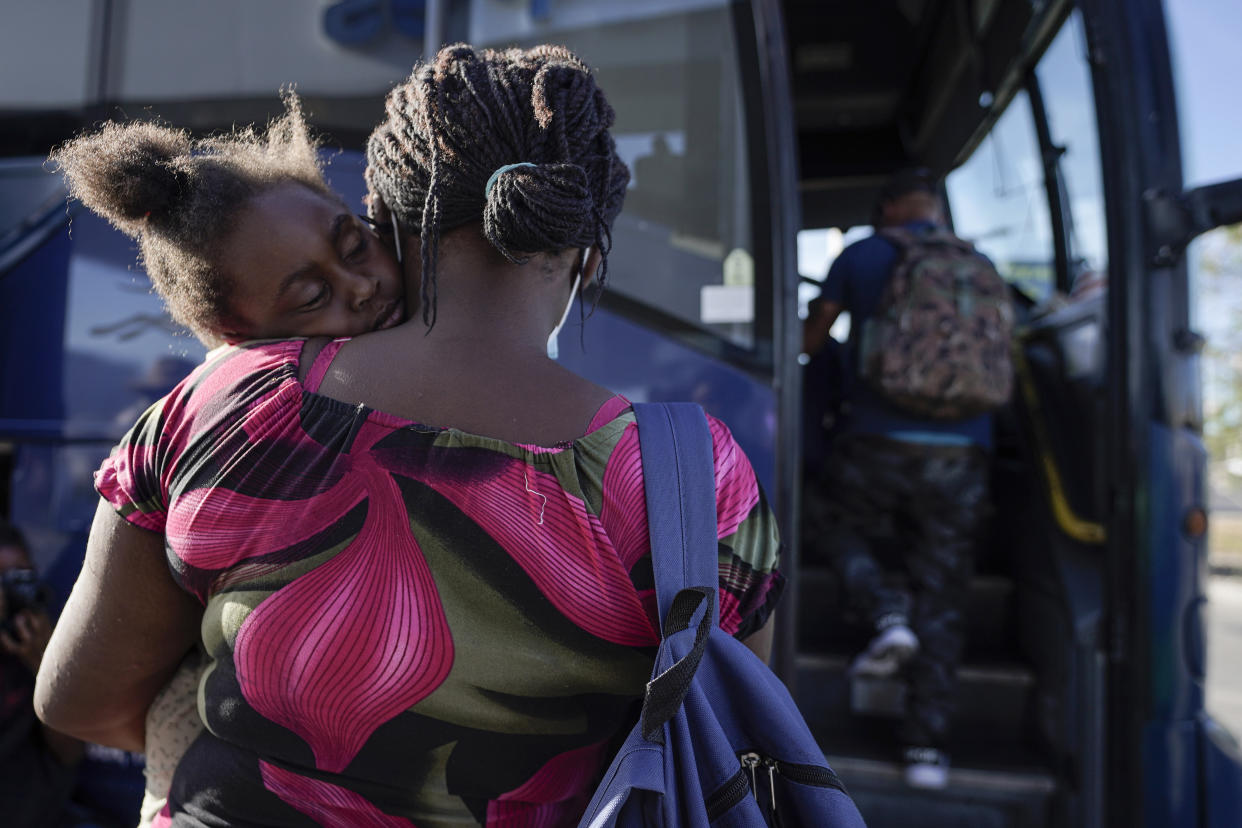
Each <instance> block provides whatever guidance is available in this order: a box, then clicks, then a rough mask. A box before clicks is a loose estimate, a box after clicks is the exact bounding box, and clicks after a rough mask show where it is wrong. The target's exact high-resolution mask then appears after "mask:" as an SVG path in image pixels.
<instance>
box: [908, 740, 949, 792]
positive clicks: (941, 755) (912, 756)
mask: <svg viewBox="0 0 1242 828" xmlns="http://www.w3.org/2000/svg"><path fill="white" fill-rule="evenodd" d="M903 757H904V759H905V761H906V774H905V776H906V784H907V785H909V786H910V787H911V788H923V789H924V790H933V791H940V790H944V789H945V788H946V787H948V785H949V756H948V754H946V753H945V752H944V751H943V750H936V748H933V747H908V748H906V749H905V753H904V754H903Z"/></svg>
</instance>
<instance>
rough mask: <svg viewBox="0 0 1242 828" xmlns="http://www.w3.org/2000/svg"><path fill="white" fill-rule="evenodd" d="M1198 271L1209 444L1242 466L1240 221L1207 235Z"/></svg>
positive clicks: (1225, 458)
mask: <svg viewBox="0 0 1242 828" xmlns="http://www.w3.org/2000/svg"><path fill="white" fill-rule="evenodd" d="M1199 272H1200V275H1201V279H1200V281H1199V288H1200V296H1199V308H1200V313H1199V322H1198V325H1199V327H1200V328H1201V329H1202V330H1204V331H1205V332H1206V333H1207V339H1208V342H1207V347H1206V348H1205V349H1204V352H1203V374H1204V413H1205V419H1206V425H1205V429H1204V430H1205V437H1206V442H1207V447H1208V451H1209V452H1210V453H1211V455H1212V459H1213V460H1215V461H1218V462H1220V461H1224V462H1226V463H1228V462H1229V461H1233V462H1234V463H1237V464H1238V465H1239V466H1242V225H1234V226H1233V227H1225V228H1221V229H1219V230H1214V231H1212V232H1211V233H1209V234H1207V235H1206V236H1204V237H1203V240H1202V242H1201V243H1200V257H1199ZM1231 471H1232V469H1231Z"/></svg>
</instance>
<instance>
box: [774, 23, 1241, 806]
mask: <svg viewBox="0 0 1242 828" xmlns="http://www.w3.org/2000/svg"><path fill="white" fill-rule="evenodd" d="M782 5H783V11H784V14H785V17H786V31H787V39H788V51H789V53H790V55H791V59H792V65H793V72H792V85H793V94H792V99H793V103H794V109H793V113H794V116H793V117H794V119H795V123H796V129H797V135H798V154H799V159H800V161H801V165H800V169H799V171H798V175H799V185H800V192H801V209H802V219H803V226H804V227H806V228H817V227H835V228H838V229H840V230H847V229H849V228H850V227H853V226H857V225H865V224H868V223H869V217H870V215H871V209H872V207H873V204H874V201H875V197H876V193H877V189H878V187H879V185H880V184H881V183H882V182H883V180H884V177H885V176H886V174H887V173H888V172H890V171H891V170H893V169H896V168H898V167H901V166H905V165H910V164H920V165H925V166H928V167H931V168H932V169H933V170H935V171H937V172H940V173H948V174H949V176H948V185H947V190H946V195H947V200H948V207H949V210H950V213H951V215H952V217H953V221H954V223H955V225H956V228H957V230H958V232H959V233H960V234H961V235H964V236H965V237H967V238H975V239H977V240H978V242H979V245H980V249H982V250H983V251H984V252H985V253H987V254H988V255H989V256H991V257H992V258H993V260H994V261H996V262H997V263H998V265H999V266H1000V269H1001V270H1002V273H1004V274H1005V275H1006V276H1007V277H1008V278H1009V279H1010V281H1011V283H1012V284H1013V285H1014V288H1015V298H1017V299H1018V300H1019V302H1020V304H1021V306H1022V310H1023V314H1022V315H1023V317H1024V321H1025V324H1024V326H1023V330H1022V332H1021V334H1020V336H1019V340H1018V343H1017V353H1018V358H1017V364H1018V375H1019V382H1018V391H1017V393H1016V394H1015V399H1014V401H1013V403H1012V405H1011V406H1010V407H1009V409H1007V410H1006V411H1003V412H1001V414H1000V415H999V416H998V434H997V450H996V460H995V469H994V498H995V506H996V510H997V519H996V521H995V523H996V524H997V525H996V528H995V530H994V532H993V534H992V537H991V540H990V542H989V543H987V544H985V545H984V548H982V549H981V550H980V560H979V574H978V575H977V577H976V578H975V579H974V581H973V583H972V587H971V594H970V602H969V607H968V612H967V616H968V618H967V623H968V633H967V637H968V642H967V655H966V661H965V663H964V664H963V666H962V668H961V669H960V670H959V674H958V677H959V697H958V711H959V713H958V717H957V720H956V722H955V725H954V736H953V742H952V744H951V745H950V753H952V754H953V756H954V768H955V771H954V773H953V774H952V777H951V782H950V785H949V787H948V789H946V790H944V791H940V792H934V793H928V792H918V791H912V790H910V789H907V788H904V786H903V785H902V783H901V782H900V768H899V766H898V765H897V764H896V763H895V762H894V761H893V759H894V753H895V752H894V750H893V748H892V744H893V742H892V738H893V737H892V733H891V722H892V720H893V718H894V717H895V716H898V715H900V712H901V709H902V699H901V694H902V692H903V689H904V688H903V687H901V685H900V684H899V683H897V682H890V683H883V682H880V683H870V684H864V683H862V682H859V681H851V680H849V679H848V678H847V677H846V676H845V666H846V664H847V660H848V658H849V655H850V653H851V652H852V650H853V648H856V647H858V646H859V645H860V644H861V643H862V641H861V640H860V639H851V638H850V637H849V635H848V634H847V633H845V632H843V631H845V630H847V629H848V623H847V622H848V619H846V618H844V617H843V616H842V615H841V613H839V612H836V611H834V610H833V609H831V602H826V601H825V596H826V595H831V594H832V590H833V589H834V584H833V582H832V578H831V576H830V575H829V574H828V572H827V571H826V570H825V569H824V567H822V565H819V563H818V562H817V561H815V560H814V559H813V555H811V554H810V552H811V548H812V547H813V543H814V539H813V538H803V549H802V552H801V560H802V561H803V563H804V565H803V567H802V570H801V572H800V573H799V577H800V581H801V584H802V595H801V601H800V608H801V609H800V611H799V613H798V625H797V630H796V634H797V645H798V659H797V669H796V670H795V671H794V673H793V674H792V675H788V676H787V678H788V680H790V681H791V684H793V685H794V687H795V689H796V695H797V698H798V700H799V703H800V704H801V705H802V706H803V709H804V711H805V712H806V714H807V716H808V719H810V720H811V721H812V722H813V724H814V725H815V726H816V728H817V732H818V734H819V736H820V739H821V743H822V744H823V746H824V748H825V750H826V752H828V754H829V756H830V758H832V759H833V763H834V767H836V768H837V770H838V772H840V773H841V774H842V776H843V778H845V779H846V780H847V781H849V782H850V785H851V791H852V792H853V793H854V794H855V797H856V799H857V800H858V801H859V804H860V808H861V809H862V811H863V813H864V816H865V817H867V819H868V821H869V824H871V825H873V826H884V825H902V826H905V827H906V828H910V827H911V826H922V825H929V826H930V825H940V824H971V825H974V824H989V825H991V824H996V825H1021V826H1036V825H1038V826H1043V825H1076V826H1078V825H1084V826H1087V825H1149V826H1181V825H1202V826H1216V825H1222V826H1223V825H1234V824H1238V822H1239V820H1242V801H1240V799H1239V797H1240V795H1242V770H1240V764H1239V756H1238V751H1237V746H1236V743H1235V742H1233V741H1232V739H1231V738H1230V737H1229V736H1228V735H1227V734H1225V733H1224V732H1223V731H1222V730H1221V729H1220V728H1219V727H1218V726H1216V725H1214V723H1212V721H1211V720H1210V718H1209V717H1207V716H1206V714H1205V713H1204V710H1203V693H1202V678H1203V672H1204V665H1203V653H1204V647H1203V628H1202V619H1201V617H1200V612H1201V609H1202V606H1203V583H1202V577H1203V576H1202V573H1203V571H1204V563H1205V547H1204V541H1203V537H1202V534H1201V532H1198V533H1192V532H1188V531H1187V527H1188V526H1192V525H1193V522H1188V521H1187V518H1188V517H1193V516H1194V515H1195V514H1196V510H1198V509H1201V508H1203V506H1204V496H1203V485H1204V482H1203V481H1204V459H1205V457H1204V452H1203V448H1202V444H1201V441H1200V433H1201V425H1202V422H1201V412H1200V402H1199V388H1198V385H1197V371H1198V366H1197V363H1196V359H1197V351H1198V348H1199V347H1200V346H1201V344H1202V339H1201V337H1199V336H1198V335H1197V334H1195V333H1194V332H1193V331H1192V330H1191V329H1190V328H1189V300H1188V290H1187V276H1186V269H1185V263H1184V261H1182V259H1181V255H1180V253H1181V251H1182V250H1183V249H1184V247H1185V244H1186V243H1187V242H1188V241H1189V239H1190V238H1191V237H1193V235H1195V234H1196V233H1198V232H1202V231H1203V230H1204V229H1207V228H1209V227H1212V226H1216V225H1218V224H1221V223H1224V222H1228V221H1237V220H1238V219H1239V218H1240V217H1242V213H1239V206H1240V205H1239V202H1238V198H1239V193H1240V192H1242V190H1240V188H1239V186H1238V184H1223V185H1218V186H1217V187H1214V188H1207V189H1202V190H1198V191H1194V192H1192V193H1187V194H1183V193H1182V190H1181V187H1182V182H1181V172H1180V155H1179V152H1180V150H1179V145H1178V135H1177V119H1176V109H1175V102H1174V99H1173V90H1172V77H1171V68H1170V65H1169V58H1168V49H1167V45H1166V36H1165V31H1164V18H1163V10H1162V8H1161V5H1160V3H1159V2H1158V0H1134V2H1128V3H1126V4H1125V7H1124V10H1123V11H1122V12H1121V13H1119V10H1118V9H1117V8H1116V4H1115V3H1105V2H1082V3H1080V4H1074V3H1070V2H1053V3H1043V4H1029V3H1024V2H1004V0H1001V2H963V3H925V4H900V3H877V4H869V5H868V6H866V7H865V8H863V7H854V8H850V9H833V10H832V12H831V13H828V12H825V11H824V10H823V9H822V8H821V7H819V6H811V5H809V4H802V3H795V2H786V3H784V4H782ZM1076 6H1077V8H1076ZM1075 74H1076V75H1077V78H1075V77H1073V75H1075ZM1074 83H1077V84H1078V85H1079V88H1078V89H1073V88H1071V87H1072V86H1073V84H1074ZM1067 84H1068V86H1067ZM1097 133H1098V141H1097V139H1096V134H1097ZM1084 159H1086V160H1093V166H1092V165H1088V167H1087V168H1085V169H1084V167H1083V162H1084ZM1013 202H1017V204H1016V205H1014V204H1013ZM1014 207H1016V208H1017V209H1016V210H1015V209H1012V208H1014ZM1076 214H1077V215H1076ZM1095 269H1098V270H1099V271H1101V272H1100V273H1095V274H1093V273H1091V272H1090V271H1092V270H1095ZM1104 274H1106V276H1105V275H1104ZM820 278H822V273H821V274H820ZM1092 279H1094V280H1095V281H1096V283H1097V285H1100V284H1103V283H1104V282H1105V281H1106V283H1107V285H1108V288H1107V290H1103V291H1099V292H1097V293H1096V294H1095V296H1094V297H1090V296H1083V297H1081V300H1079V299H1078V298H1076V300H1075V301H1073V302H1070V303H1060V304H1061V305H1063V306H1058V302H1057V301H1056V299H1055V297H1054V294H1053V292H1054V291H1058V292H1061V293H1068V292H1069V290H1070V288H1071V286H1072V285H1074V284H1075V283H1078V284H1082V283H1084V282H1087V281H1090V280H1092ZM808 422H811V423H813V422H814V418H808ZM809 494H810V493H809V492H808V495H809ZM808 541H809V543H808ZM826 605H827V606H826Z"/></svg>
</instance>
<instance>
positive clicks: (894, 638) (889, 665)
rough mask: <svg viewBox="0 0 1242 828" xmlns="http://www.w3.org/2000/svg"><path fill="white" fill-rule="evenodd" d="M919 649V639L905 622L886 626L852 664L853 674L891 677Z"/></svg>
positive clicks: (851, 672) (851, 670)
mask: <svg viewBox="0 0 1242 828" xmlns="http://www.w3.org/2000/svg"><path fill="white" fill-rule="evenodd" d="M918 651H919V639H918V636H916V635H915V634H914V630H912V629H910V628H909V627H907V626H906V625H905V624H893V625H892V626H889V627H885V628H884V630H883V631H882V632H880V634H879V635H877V636H876V637H875V638H873V639H871V642H870V643H869V644H867V649H865V650H863V651H862V652H861V653H860V654H859V655H858V657H857V658H855V659H854V663H853V664H851V665H850V670H849V674H850V675H851V676H866V677H868V678H889V677H890V676H894V675H896V674H897V671H898V670H900V669H901V665H903V664H905V663H906V662H907V661H909V660H910V658H911V657H912V656H913V655H914V654H915V653H917V652H918Z"/></svg>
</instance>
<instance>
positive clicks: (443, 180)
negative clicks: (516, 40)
mask: <svg viewBox="0 0 1242 828" xmlns="http://www.w3.org/2000/svg"><path fill="white" fill-rule="evenodd" d="M386 111H387V119H386V120H385V121H384V122H383V123H381V124H380V125H379V126H378V127H376V128H375V131H374V132H372V133H371V137H370V139H369V140H368V142H367V171H366V178H367V186H368V187H369V189H370V191H371V193H372V195H373V196H378V197H379V198H380V199H382V200H383V202H384V204H385V205H386V206H387V207H388V209H389V210H391V211H392V213H393V214H394V215H395V216H396V218H397V220H398V221H399V222H400V224H401V225H402V226H403V227H406V228H408V229H410V230H416V231H418V232H419V233H420V235H421V238H422V272H423V278H422V299H423V301H422V306H423V321H424V322H425V323H426V324H428V325H434V324H435V313H436V301H435V299H436V257H437V252H438V247H439V240H440V233H441V232H442V231H444V230H449V229H452V228H454V227H458V226H461V225H464V224H468V223H471V222H480V221H481V222H482V225H483V233H484V235H485V236H486V237H487V239H488V240H489V241H490V242H491V243H492V244H493V245H494V246H495V247H496V249H497V250H499V251H500V252H501V253H502V254H504V256H505V257H506V258H508V259H509V260H510V261H512V262H514V263H515V264H523V263H525V262H526V261H527V260H528V259H529V258H530V256H531V255H532V254H535V253H542V252H548V253H556V252H560V251H563V250H566V249H568V248H571V247H589V246H592V245H594V246H596V247H598V249H599V251H600V253H601V255H602V257H603V268H602V269H601V271H600V278H599V281H600V283H601V284H602V283H603V281H604V279H605V278H606V276H607V272H608V269H607V268H608V264H607V263H608V251H609V249H610V248H611V246H612V235H611V230H612V223H613V221H614V220H615V219H616V217H617V214H618V213H619V212H621V203H622V201H623V200H624V199H625V188H626V185H627V184H628V183H629V179H630V172H629V170H628V169H627V168H626V166H625V164H624V162H622V161H621V159H620V158H619V157H618V156H617V149H616V144H615V143H614V142H613V140H612V136H611V135H610V134H609V132H608V130H609V128H610V127H611V126H612V124H613V121H614V119H615V114H614V113H613V110H612V107H611V106H609V104H608V101H607V100H606V99H605V98H604V93H603V92H602V91H601V90H600V88H599V86H597V85H596V83H595V78H594V77H593V76H592V74H591V71H590V69H588V68H587V66H586V65H585V64H584V63H583V62H582V61H580V60H579V59H578V58H577V57H575V56H574V54H573V53H572V52H570V51H569V50H568V49H566V48H564V47H561V46H536V47H535V48H533V49H526V50H523V49H508V50H505V51H493V50H490V49H485V50H482V51H476V50H475V49H474V48H473V47H471V46H467V45H465V44H457V45H453V46H446V47H444V48H443V49H441V50H440V52H439V53H438V54H437V55H436V56H435V59H434V60H433V61H432V62H430V63H421V64H418V65H417V66H415V67H414V71H413V73H412V74H411V75H410V77H409V79H408V80H407V81H405V83H402V84H400V85H399V86H397V87H396V88H394V89H393V90H392V91H391V92H390V93H389V94H388V99H387V103H386ZM512 164H520V166H514V167H509V168H507V169H505V170H503V171H502V172H501V173H500V175H498V176H497V177H496V179H495V181H494V182H493V183H492V186H490V187H489V186H487V185H488V182H489V179H491V178H492V175H493V173H495V172H496V171H497V170H499V169H500V168H502V167H508V165H512ZM485 189H486V192H485ZM372 203H373V204H374V201H372Z"/></svg>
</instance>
